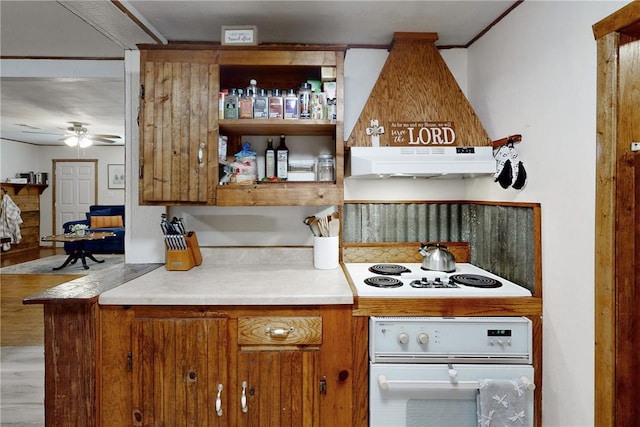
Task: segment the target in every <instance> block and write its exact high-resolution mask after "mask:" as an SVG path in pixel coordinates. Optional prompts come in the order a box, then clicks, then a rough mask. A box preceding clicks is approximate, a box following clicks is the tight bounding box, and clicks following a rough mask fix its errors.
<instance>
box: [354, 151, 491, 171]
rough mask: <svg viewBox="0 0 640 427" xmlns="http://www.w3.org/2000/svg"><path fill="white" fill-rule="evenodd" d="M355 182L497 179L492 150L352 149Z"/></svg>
mask: <svg viewBox="0 0 640 427" xmlns="http://www.w3.org/2000/svg"><path fill="white" fill-rule="evenodd" d="M350 153H351V161H350V163H349V165H350V166H351V167H350V169H351V170H350V171H349V170H347V175H349V173H350V176H351V177H352V178H391V177H420V178H473V177H479V176H487V175H493V174H494V173H495V171H496V160H495V159H494V158H493V148H492V147H460V146H458V147H442V146H428V147H351V149H350Z"/></svg>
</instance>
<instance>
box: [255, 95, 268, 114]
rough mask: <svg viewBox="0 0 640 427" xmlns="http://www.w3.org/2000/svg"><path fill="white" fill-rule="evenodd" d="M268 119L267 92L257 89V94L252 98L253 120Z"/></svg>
mask: <svg viewBox="0 0 640 427" xmlns="http://www.w3.org/2000/svg"><path fill="white" fill-rule="evenodd" d="M268 117H269V98H268V97H267V91H266V90H264V89H258V93H257V94H256V96H255V97H254V98H253V118H254V119H266V118H268Z"/></svg>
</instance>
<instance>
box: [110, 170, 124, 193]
mask: <svg viewBox="0 0 640 427" xmlns="http://www.w3.org/2000/svg"><path fill="white" fill-rule="evenodd" d="M107 180H108V184H109V185H108V188H109V189H118V188H122V189H124V165H107Z"/></svg>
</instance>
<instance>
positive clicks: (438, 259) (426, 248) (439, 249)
mask: <svg viewBox="0 0 640 427" xmlns="http://www.w3.org/2000/svg"><path fill="white" fill-rule="evenodd" d="M418 252H420V254H421V255H422V256H423V257H424V259H423V260H422V267H421V268H422V269H423V270H434V271H444V272H445V273H452V272H454V271H456V259H455V257H454V256H453V254H452V253H451V252H449V250H448V249H447V247H446V246H445V245H441V244H440V243H428V244H422V245H421V246H420V249H418Z"/></svg>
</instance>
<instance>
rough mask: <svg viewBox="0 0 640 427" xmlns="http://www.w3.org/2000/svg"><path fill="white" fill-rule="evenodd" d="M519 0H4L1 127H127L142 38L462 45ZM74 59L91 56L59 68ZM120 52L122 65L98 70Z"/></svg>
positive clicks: (38, 139) (49, 130) (42, 139)
mask: <svg viewBox="0 0 640 427" xmlns="http://www.w3.org/2000/svg"><path fill="white" fill-rule="evenodd" d="M514 3H515V0H501V1H500V0H490V1H484V0H472V1H455V0H448V1H401V0H395V1H327V0H303V1H267V0H261V1H243V0H236V1H166V0H165V1H148V0H130V1H120V2H115V3H114V2H112V1H110V0H97V1H87V0H85V1H82V2H80V1H7V0H2V1H0V18H1V22H0V24H1V29H0V30H1V35H0V41H1V46H0V54H1V55H2V58H3V59H2V68H1V70H0V73H1V74H0V76H1V79H0V84H1V86H0V92H1V95H2V99H1V102H2V103H1V104H0V137H2V138H3V139H10V140H15V141H21V142H26V143H33V144H39V145H59V144H63V143H62V142H61V141H59V139H61V138H62V134H64V133H65V132H64V129H65V128H66V127H68V126H69V124H68V122H70V121H79V122H83V123H88V126H87V128H88V129H89V132H90V133H93V134H96V133H100V134H116V135H121V136H124V81H123V75H124V63H123V62H122V59H123V57H124V50H125V49H135V45H136V44H138V43H156V42H157V41H160V42H163V43H164V42H166V41H202V42H219V41H220V34H221V26H222V25H257V27H258V40H259V42H261V43H263V42H267V43H269V42H271V43H314V44H315V43H317V44H346V45H349V46H356V47H357V46H361V45H388V44H389V43H390V42H391V39H392V37H393V33H394V32H396V31H405V32H436V33H438V35H439V40H438V43H437V44H438V45H440V46H445V45H446V46H451V45H453V46H464V45H466V44H468V43H469V42H470V41H472V40H473V38H474V37H476V36H477V35H478V34H479V33H480V32H481V31H482V30H484V29H485V28H486V27H487V26H489V25H490V24H491V23H492V22H493V21H494V20H495V19H496V18H498V17H499V16H500V15H502V14H503V13H504V12H505V11H506V10H507V9H509V8H510V7H511V6H512V5H513V4H514ZM117 5H122V6H123V7H125V8H127V12H128V13H127V14H125V13H123V12H122V11H121V10H120V9H118V7H117ZM132 18H133V19H132ZM136 21H137V23H136ZM43 58H46V59H49V61H45V60H44V59H43ZM27 59H33V60H29V61H27ZM36 59H37V60H36ZM52 59H54V60H56V61H51V60H52ZM74 59H75V60H82V61H83V63H86V64H87V66H86V67H81V68H83V70H82V71H81V72H75V74H74V71H73V70H71V71H70V70H68V69H64V68H65V67H62V68H63V69H62V70H61V71H60V72H57V71H56V70H57V68H58V66H59V64H60V63H61V62H63V61H69V60H74ZM114 59H115V60H117V61H118V62H116V64H118V68H119V69H121V72H118V73H115V74H114V73H104V72H101V69H102V68H108V67H106V66H105V67H102V66H101V64H107V63H108V64H109V66H110V67H111V66H112V65H113V60H114ZM106 60H111V61H106ZM101 61H105V62H101ZM18 65H19V66H18ZM67 68H69V67H67ZM71 68H72V69H73V67H71ZM111 68H112V67H111ZM91 70H95V73H94V72H92V71H91ZM92 74H93V75H92ZM32 128H34V129H32ZM25 131H29V132H25ZM31 132H42V133H41V134H38V133H31ZM122 143H123V140H121V142H120V144H122Z"/></svg>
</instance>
